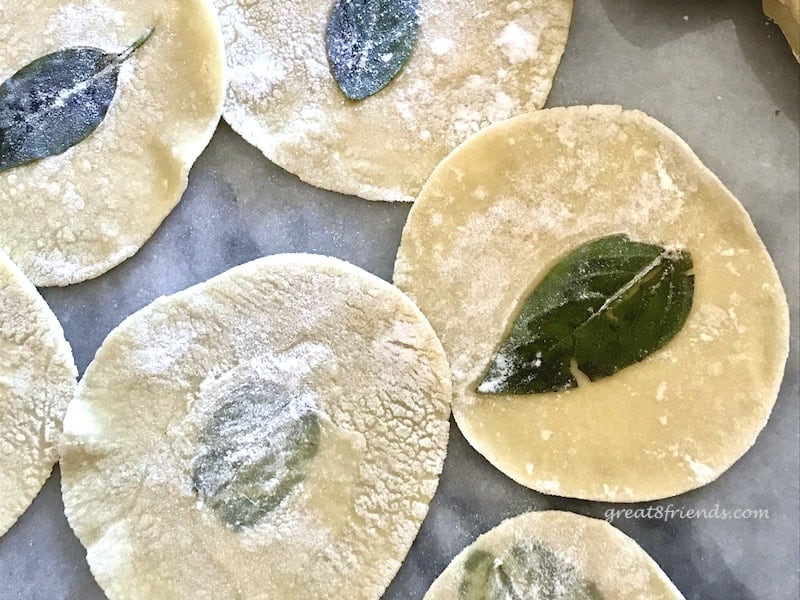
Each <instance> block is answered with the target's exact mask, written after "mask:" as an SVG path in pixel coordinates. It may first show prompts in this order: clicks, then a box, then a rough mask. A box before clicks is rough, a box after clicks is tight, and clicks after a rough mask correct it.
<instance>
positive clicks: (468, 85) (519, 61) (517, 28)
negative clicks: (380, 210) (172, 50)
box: [215, 0, 572, 202]
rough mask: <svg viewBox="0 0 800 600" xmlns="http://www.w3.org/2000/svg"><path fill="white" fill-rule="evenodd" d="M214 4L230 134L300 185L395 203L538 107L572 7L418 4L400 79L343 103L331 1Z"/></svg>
mask: <svg viewBox="0 0 800 600" xmlns="http://www.w3.org/2000/svg"><path fill="white" fill-rule="evenodd" d="M215 2H216V5H217V8H218V10H219V13H220V20H221V22H222V30H223V35H224V37H225V43H226V49H227V57H228V67H229V72H230V86H229V89H228V97H227V101H226V106H225V120H226V121H227V122H228V123H230V124H231V126H232V127H233V129H235V130H236V131H237V132H238V133H239V134H240V135H241V136H242V137H244V138H245V139H246V140H247V141H248V142H250V143H251V144H253V145H254V146H256V147H257V148H258V149H259V150H261V151H262V152H263V153H264V154H265V155H266V156H267V158H269V159H270V160H271V161H273V162H275V163H276V164H278V165H279V166H281V167H282V168H284V169H286V170H288V171H290V172H292V173H294V174H296V175H298V176H299V177H300V179H302V180H303V181H306V182H307V183H310V184H312V185H315V186H318V187H321V188H325V189H330V190H335V191H338V192H343V193H346V194H354V195H357V196H361V197H362V198H366V199H368V200H387V201H406V202H410V201H413V199H414V197H415V196H416V195H417V193H418V192H419V189H420V188H421V187H422V184H423V183H424V182H425V180H426V179H427V178H428V175H430V173H431V171H432V170H433V168H434V167H435V166H436V164H437V163H438V162H439V161H440V160H441V159H442V158H444V157H445V155H446V154H447V153H448V152H449V151H450V150H452V149H453V148H455V147H456V146H457V145H458V144H459V143H461V142H462V141H463V140H464V139H465V138H466V137H467V136H469V135H470V134H472V133H473V132H475V131H478V129H479V128H481V127H484V126H486V125H488V124H490V123H494V122H497V121H500V120H502V119H506V118H508V117H511V116H513V115H516V114H519V113H521V112H524V111H528V110H533V109H538V108H541V107H542V106H543V105H544V103H545V100H546V99H547V95H548V93H549V92H550V86H551V85H552V80H553V76H554V74H555V71H556V68H557V66H558V63H559V61H560V59H561V55H562V53H563V51H564V45H565V44H566V41H567V33H568V29H569V22H570V17H571V14H572V0H557V1H548V0H522V1H516V2H509V1H508V0H489V1H486V2H474V1H473V0H456V1H448V2H444V1H443V0H426V1H425V2H422V3H421V4H420V11H421V12H420V27H419V37H418V41H417V45H416V48H415V49H414V51H413V53H412V54H411V57H410V58H409V60H408V62H407V63H406V65H405V66H404V67H403V70H402V71H400V74H399V75H398V76H397V77H396V78H395V79H394V80H393V81H392V82H391V83H389V85H388V86H387V87H386V88H385V89H383V90H381V91H380V92H378V93H377V94H375V95H374V96H371V97H369V98H367V99H365V100H363V101H360V102H352V101H350V100H347V98H345V96H344V94H343V93H342V92H341V91H340V90H339V88H338V87H337V84H336V82H335V80H334V79H333V76H332V75H331V73H330V68H329V65H328V59H327V53H326V52H327V51H326V46H325V39H326V30H327V23H328V15H329V14H330V10H331V8H332V6H333V0H325V1H323V2H320V1H319V0H289V1H287V2H250V1H248V0H215Z"/></svg>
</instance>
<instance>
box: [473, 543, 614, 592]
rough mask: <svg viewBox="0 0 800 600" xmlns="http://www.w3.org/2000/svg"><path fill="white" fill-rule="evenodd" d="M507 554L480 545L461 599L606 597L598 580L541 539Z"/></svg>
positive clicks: (521, 545) (517, 545) (474, 552)
mask: <svg viewBox="0 0 800 600" xmlns="http://www.w3.org/2000/svg"><path fill="white" fill-rule="evenodd" d="M503 554H504V555H503V556H502V557H498V556H494V555H493V554H492V553H490V552H487V551H486V550H482V549H480V548H478V549H475V550H473V551H472V552H471V553H470V554H469V555H468V556H467V558H466V560H465V562H464V572H463V575H462V578H461V583H460V585H459V588H458V598H459V600H533V599H536V600H603V596H602V595H601V594H600V592H599V591H598V590H597V586H596V585H595V584H594V583H592V582H591V581H587V580H586V578H585V577H583V576H582V575H581V573H580V572H579V571H578V569H577V568H576V567H575V566H574V565H572V564H570V563H569V562H567V561H566V560H564V559H563V558H560V557H559V556H558V555H556V553H555V552H553V551H552V550H550V549H549V548H547V546H545V545H544V544H543V543H541V542H539V541H538V540H533V541H531V542H529V543H520V544H516V545H514V546H512V547H511V549H510V550H508V551H507V552H505V553H503Z"/></svg>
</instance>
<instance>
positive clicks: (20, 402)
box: [0, 251, 78, 535]
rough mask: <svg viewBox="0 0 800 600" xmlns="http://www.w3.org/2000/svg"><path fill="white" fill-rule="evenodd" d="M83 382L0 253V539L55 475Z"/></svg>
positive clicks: (54, 326)
mask: <svg viewBox="0 0 800 600" xmlns="http://www.w3.org/2000/svg"><path fill="white" fill-rule="evenodd" d="M77 377H78V372H77V370H76V368H75V362H74V361H73V359H72V350H71V349H70V347H69V344H68V343H67V342H66V341H65V340H64V331H63V330H62V329H61V325H60V324H59V323H58V321H57V320H56V317H55V315H54V314H53V313H52V312H51V311H50V308H49V307H48V306H47V304H46V303H45V301H44V300H43V299H42V297H41V296H39V294H38V292H37V291H36V288H34V287H33V285H32V284H31V283H30V282H29V281H28V280H27V279H25V276H24V275H23V274H22V273H21V272H20V271H19V269H18V268H17V267H16V266H15V265H14V264H13V263H12V262H11V261H10V260H9V259H8V257H7V256H6V255H5V254H3V253H2V251H0V535H3V534H4V533H5V532H6V531H7V530H8V528H9V527H11V525H13V524H14V522H15V521H16V520H17V518H18V517H19V516H20V515H21V514H22V513H23V511H24V510H25V509H26V508H27V507H28V505H29V504H30V503H31V501H32V500H33V499H34V497H35V496H36V494H37V493H39V489H40V488H41V487H42V484H43V483H44V482H45V480H46V479H47V477H48V476H49V475H50V471H51V470H52V468H53V464H54V463H55V462H56V459H57V451H56V442H57V437H58V435H59V434H60V432H61V421H62V418H63V416H64V411H65V410H66V408H67V403H68V402H69V401H70V400H71V399H72V396H73V394H74V392H75V385H76V379H77Z"/></svg>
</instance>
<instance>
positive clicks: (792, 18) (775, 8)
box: [763, 0, 800, 62]
mask: <svg viewBox="0 0 800 600" xmlns="http://www.w3.org/2000/svg"><path fill="white" fill-rule="evenodd" d="M763 3H764V13H765V14H766V15H767V16H768V17H769V18H770V19H772V20H773V21H775V22H776V23H777V24H778V26H780V28H781V31H783V35H785V36H786V40H787V41H788V42H789V47H790V48H791V49H792V53H793V54H794V57H795V58H796V59H797V60H798V62H800V0H764V2H763Z"/></svg>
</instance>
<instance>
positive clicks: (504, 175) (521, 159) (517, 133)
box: [395, 106, 788, 502]
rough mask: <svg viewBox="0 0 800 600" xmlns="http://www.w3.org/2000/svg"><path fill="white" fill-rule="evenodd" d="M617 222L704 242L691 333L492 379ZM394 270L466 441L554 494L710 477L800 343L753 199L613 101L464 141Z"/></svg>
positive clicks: (629, 489) (627, 497)
mask: <svg viewBox="0 0 800 600" xmlns="http://www.w3.org/2000/svg"><path fill="white" fill-rule="evenodd" d="M613 234H625V235H628V236H629V237H630V238H631V239H634V240H639V241H642V242H647V243H652V244H658V245H662V246H665V247H666V246H672V247H683V248H685V249H686V250H688V251H689V252H690V253H691V255H692V257H693V260H694V269H693V274H694V300H693V305H692V308H691V312H690V313H689V316H688V320H687V321H686V323H685V324H684V326H683V328H682V329H681V330H680V331H679V332H678V334H677V335H676V336H675V337H674V338H673V339H672V340H671V341H669V342H668V343H667V344H666V346H664V347H663V348H661V349H660V350H658V351H656V352H655V353H653V354H651V355H650V356H648V357H647V358H645V359H644V360H643V361H641V362H638V363H635V364H632V365H631V366H628V367H626V368H624V369H622V370H621V371H619V372H618V373H616V374H614V375H612V376H610V377H606V378H604V379H598V380H596V381H594V382H589V381H585V382H580V384H579V386H578V387H577V388H574V389H570V390H567V391H565V392H550V393H544V394H533V395H508V394H481V393H477V392H476V388H477V387H478V384H479V383H480V382H481V379H482V377H483V376H484V374H485V373H486V372H487V366H488V365H489V363H490V361H491V359H492V357H493V356H494V354H495V352H496V350H497V349H498V347H499V346H500V344H501V342H502V341H503V340H504V339H505V337H506V334H507V332H508V331H509V329H510V327H511V324H512V323H513V321H514V319H515V318H516V316H517V314H518V312H519V309H520V306H521V303H522V302H523V301H524V300H525V298H526V297H527V296H528V294H529V293H530V291H531V290H532V289H533V288H534V287H535V286H536V285H537V284H538V282H539V281H540V280H541V279H542V278H543V276H544V274H545V273H547V272H548V271H549V270H550V268H551V267H552V266H553V265H554V264H556V263H557V262H558V261H559V260H561V259H562V258H563V257H565V256H566V255H568V254H569V253H570V252H571V251H573V250H574V249H575V248H577V247H578V246H579V245H581V244H583V243H585V242H588V241H590V240H594V239H597V238H600V237H603V236H608V235H613ZM395 283H396V284H397V285H398V286H399V287H400V288H401V289H403V290H404V291H406V293H408V294H409V295H410V296H411V298H413V299H414V300H415V301H416V302H417V303H418V305H419V306H420V308H421V309H422V311H423V312H424V313H425V315H426V316H427V317H428V319H429V320H430V322H431V324H432V325H433V327H434V329H435V330H436V331H437V333H438V334H439V336H440V339H441V340H442V344H443V346H444V348H445V351H446V352H447V354H448V357H449V359H450V362H451V368H452V374H453V412H454V415H455V418H456V421H457V423H458V425H459V427H460V429H461V430H462V431H463V433H464V435H465V436H466V438H467V439H468V440H469V441H470V443H471V444H472V445H473V446H474V447H475V448H476V449H477V450H478V451H479V452H481V453H482V454H483V455H484V456H485V457H486V458H487V459H488V460H489V461H490V462H491V463H492V464H494V465H495V466H496V467H498V468H499V469H500V470H501V471H503V472H504V473H506V474H507V475H509V476H510V477H512V478H513V479H515V480H516V481H518V482H520V483H522V484H523V485H526V486H529V487H532V488H534V489H536V490H539V491H542V492H545V493H550V494H556V495H563V496H569V497H577V498H585V499H592V500H611V501H619V502H634V501H643V500H650V499H656V498H664V497H668V496H672V495H675V494H679V493H681V492H684V491H686V490H690V489H693V488H696V487H699V486H701V485H704V484H706V483H709V482H710V481H712V480H714V479H715V478H716V477H718V476H719V475H720V474H721V473H722V472H723V471H725V470H726V469H727V468H728V467H730V466H731V465H732V464H733V463H734V462H735V461H736V460H737V459H738V458H739V457H740V456H742V454H743V453H744V452H745V451H746V450H747V449H748V448H750V446H751V445H752V444H753V443H754V442H755V439H756V436H757V435H758V433H759V431H761V429H762V428H763V427H764V425H765V423H766V421H767V418H768V417H769V414H770V411H771V409H772V406H773V404H774V403H775V399H776V396H777V392H778V388H779V385H780V382H781V377H782V374H783V368H784V364H785V361H786V357H787V353H788V308H787V304H786V297H785V295H784V292H783V289H782V287H781V284H780V281H779V280H778V275H777V273H776V271H775V268H774V266H773V264H772V261H771V260H770V257H769V255H768V254H767V251H766V249H765V248H764V245H763V243H762V242H761V240H760V239H759V237H758V235H757V233H756V231H755V229H754V228H753V224H752V223H751V221H750V219H749V217H748V215H747V213H746V212H745V211H744V209H743V208H742V206H741V204H739V202H738V201H737V200H736V199H735V198H734V197H733V196H732V195H731V194H730V193H729V192H728V191H727V190H726V189H725V187H724V186H723V185H722V184H721V183H720V181H719V180H718V179H717V178H716V177H715V176H714V175H713V174H712V173H711V172H710V171H709V170H708V169H707V168H705V167H704V166H703V165H702V164H701V163H700V161H699V159H698V158H697V157H696V156H695V155H694V154H693V153H692V152H691V150H690V149H689V148H688V146H686V144H685V143H684V142H682V141H681V140H680V139H679V138H678V137H677V136H676V135H675V134H674V133H672V132H671V131H669V130H668V129H667V128H666V127H664V126H663V125H661V124H660V123H658V122H657V121H655V120H653V119H651V118H649V117H647V116H646V115H644V114H642V113H640V112H636V111H623V110H622V109H620V108H619V107H614V106H594V107H572V108H558V109H550V110H546V111H540V112H538V113H532V114H529V115H524V116H520V117H517V118H515V119H512V120H510V121H508V122H506V123H502V124H499V125H497V126H495V127H493V128H491V129H488V130H486V131H484V132H482V133H480V134H478V135H476V136H475V137H473V138H472V139H470V140H469V141H468V142H466V143H465V144H463V145H462V146H461V147H459V148H458V149H457V150H456V151H455V152H453V153H452V154H451V155H450V156H449V157H448V158H447V159H446V160H445V161H444V162H443V163H442V164H441V165H440V166H439V167H438V168H437V169H436V171H435V172H434V174H433V175H432V176H431V179H430V180H429V181H428V183H427V184H426V186H425V188H424V189H423V191H422V192H421V194H420V197H419V199H418V200H417V202H416V203H415V205H414V207H413V208H412V210H411V214H410V216H409V220H408V223H407V225H406V227H405V230H404V232H403V237H402V242H401V246H400V250H399V253H398V256H397V262H396V266H395Z"/></svg>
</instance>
